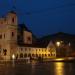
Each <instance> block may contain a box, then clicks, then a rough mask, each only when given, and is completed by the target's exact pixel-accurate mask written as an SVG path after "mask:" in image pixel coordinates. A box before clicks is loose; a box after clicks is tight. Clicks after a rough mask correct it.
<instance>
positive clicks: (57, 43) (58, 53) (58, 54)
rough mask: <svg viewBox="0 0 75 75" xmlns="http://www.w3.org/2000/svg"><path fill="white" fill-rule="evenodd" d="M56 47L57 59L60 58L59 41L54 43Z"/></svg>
mask: <svg viewBox="0 0 75 75" xmlns="http://www.w3.org/2000/svg"><path fill="white" fill-rule="evenodd" d="M56 46H57V56H58V57H59V56H60V49H59V48H60V46H61V42H60V41H57V42H56Z"/></svg>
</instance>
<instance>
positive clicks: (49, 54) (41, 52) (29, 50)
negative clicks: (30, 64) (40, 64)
mask: <svg viewBox="0 0 75 75" xmlns="http://www.w3.org/2000/svg"><path fill="white" fill-rule="evenodd" d="M21 55H22V56H21ZM17 56H18V57H17ZM16 57H17V59H24V58H26V57H31V58H34V59H37V58H38V57H41V58H44V59H45V58H54V57H56V52H55V51H50V50H49V49H47V48H35V47H18V48H17V52H16Z"/></svg>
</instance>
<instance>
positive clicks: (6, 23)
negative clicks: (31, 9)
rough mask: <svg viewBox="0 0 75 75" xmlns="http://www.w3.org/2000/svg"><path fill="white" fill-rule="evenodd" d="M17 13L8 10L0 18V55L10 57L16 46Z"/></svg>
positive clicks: (3, 57) (5, 57) (4, 57)
mask: <svg viewBox="0 0 75 75" xmlns="http://www.w3.org/2000/svg"><path fill="white" fill-rule="evenodd" d="M17 25H18V22H17V15H16V13H15V12H14V11H10V12H9V13H8V14H7V15H6V17H4V18H3V19H2V21H1V20H0V37H1V38H0V52H1V53H0V57H2V59H11V57H12V55H13V54H15V52H16V48H17Z"/></svg>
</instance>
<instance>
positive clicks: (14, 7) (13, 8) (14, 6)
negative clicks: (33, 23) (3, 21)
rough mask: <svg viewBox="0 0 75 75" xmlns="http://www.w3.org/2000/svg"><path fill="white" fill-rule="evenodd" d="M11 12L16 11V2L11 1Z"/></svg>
mask: <svg viewBox="0 0 75 75" xmlns="http://www.w3.org/2000/svg"><path fill="white" fill-rule="evenodd" d="M12 10H13V11H15V10H16V0H13V6H12Z"/></svg>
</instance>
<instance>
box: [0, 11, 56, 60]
mask: <svg viewBox="0 0 75 75" xmlns="http://www.w3.org/2000/svg"><path fill="white" fill-rule="evenodd" d="M34 40H35V41H34ZM13 55H14V56H15V59H17V60H18V59H25V58H27V57H31V58H34V59H36V58H38V57H41V58H43V59H47V58H55V57H56V48H55V46H54V44H53V42H51V41H48V43H45V44H44V43H43V44H41V43H40V42H39V41H38V42H37V39H36V38H34V36H33V33H32V32H31V31H30V30H29V29H28V28H27V27H26V25H25V24H18V18H17V14H16V13H15V12H14V11H10V12H8V13H7V15H6V16H5V17H2V18H0V59H1V60H11V59H12V56H13Z"/></svg>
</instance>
